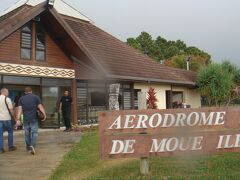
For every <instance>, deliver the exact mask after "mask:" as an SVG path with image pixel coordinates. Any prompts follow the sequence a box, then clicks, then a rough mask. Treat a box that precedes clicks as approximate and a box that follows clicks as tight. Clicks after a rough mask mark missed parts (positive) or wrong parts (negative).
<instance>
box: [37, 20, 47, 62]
mask: <svg viewBox="0 0 240 180" xmlns="http://www.w3.org/2000/svg"><path fill="white" fill-rule="evenodd" d="M45 50H46V43H45V33H44V31H43V29H42V27H41V26H40V25H39V24H36V60H37V61H45Z"/></svg>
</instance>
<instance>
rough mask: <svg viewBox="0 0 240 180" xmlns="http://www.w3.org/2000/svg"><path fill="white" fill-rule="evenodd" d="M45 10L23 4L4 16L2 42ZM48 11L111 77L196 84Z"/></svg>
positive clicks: (77, 22) (79, 23) (193, 75)
mask: <svg viewBox="0 0 240 180" xmlns="http://www.w3.org/2000/svg"><path fill="white" fill-rule="evenodd" d="M44 10H47V6H46V5H45V3H42V4H39V5H37V6H34V7H31V6H27V5H24V6H22V7H19V8H17V9H16V10H14V11H12V12H10V13H8V14H6V15H4V16H3V17H1V18H0V41H1V40H2V39H3V38H5V37H6V36H8V35H9V34H10V33H11V32H14V31H15V30H17V28H20V27H21V26H22V25H24V24H25V23H26V22H28V21H29V20H31V19H32V18H33V17H35V16H37V15H39V14H40V13H41V12H43V11H44ZM49 11H50V12H51V13H52V14H53V15H54V17H55V18H56V19H57V21H58V22H59V23H60V24H61V25H62V26H64V29H65V30H67V32H68V33H69V34H70V37H71V38H72V39H74V41H75V42H76V44H77V45H78V46H79V48H80V49H81V50H82V51H83V52H84V53H85V54H86V55H87V56H88V57H89V59H90V60H91V61H92V62H93V63H94V64H95V66H96V67H97V68H98V69H100V70H102V71H103V72H104V74H105V75H106V76H107V77H108V78H114V79H124V80H136V81H151V82H161V83H172V84H185V85H195V79H196V73H194V72H191V71H186V70H181V69H176V68H171V67H167V66H164V65H161V64H160V63H158V62H156V61H155V60H153V59H151V58H149V57H147V56H145V55H144V54H142V53H140V52H139V51H137V50H135V49H133V48H131V47H129V46H128V45H127V44H125V43H123V42H121V41H120V40H118V39H116V38H115V37H113V36H111V35H110V34H108V33H106V32H105V31H103V30H101V29H100V28H98V27H96V26H95V25H93V24H91V23H89V22H86V21H82V20H79V19H76V18H72V17H68V16H64V15H60V14H58V13H57V12H56V11H55V10H54V9H53V10H52V9H50V10H49ZM56 13H57V14H56Z"/></svg>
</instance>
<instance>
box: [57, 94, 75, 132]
mask: <svg viewBox="0 0 240 180" xmlns="http://www.w3.org/2000/svg"><path fill="white" fill-rule="evenodd" d="M71 106H72V97H71V96H70V95H69V91H65V92H64V96H62V98H61V100H60V107H59V111H60V113H62V116H63V120H64V123H65V126H66V129H65V131H67V132H68V131H71V128H72V126H71Z"/></svg>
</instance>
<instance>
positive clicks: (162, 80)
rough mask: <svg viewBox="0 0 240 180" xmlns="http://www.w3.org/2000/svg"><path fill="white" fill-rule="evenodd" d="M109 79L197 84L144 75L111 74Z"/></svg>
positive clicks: (192, 85) (186, 84)
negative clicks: (144, 76)
mask: <svg viewBox="0 0 240 180" xmlns="http://www.w3.org/2000/svg"><path fill="white" fill-rule="evenodd" d="M108 78H109V79H119V80H129V81H138V82H147V83H161V84H172V85H185V86H191V87H194V86H196V83H195V82H192V81H177V80H166V79H157V78H143V77H133V76H119V75H109V76H108Z"/></svg>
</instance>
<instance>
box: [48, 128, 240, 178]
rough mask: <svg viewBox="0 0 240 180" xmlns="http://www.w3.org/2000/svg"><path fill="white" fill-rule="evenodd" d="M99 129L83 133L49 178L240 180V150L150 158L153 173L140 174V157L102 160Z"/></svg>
mask: <svg viewBox="0 0 240 180" xmlns="http://www.w3.org/2000/svg"><path fill="white" fill-rule="evenodd" d="M98 146H99V137H98V134H97V133H96V132H88V133H85V134H84V135H83V138H82V140H81V141H80V143H78V144H77V145H76V146H75V147H74V148H73V149H72V150H71V151H70V152H69V153H68V154H67V155H66V156H65V157H64V159H63V161H62V162H61V164H60V166H59V167H58V168H57V169H56V170H55V171H54V172H53V174H52V176H51V177H50V180H61V179H62V180H68V179H69V180H74V179H76V180H79V179H88V180H102V179H104V180H105V179H123V180H126V179H134V180H135V179H141V180H145V179H146V180H148V179H153V180H155V179H210V180H214V179H221V180H222V179H240V153H226V154H221V155H214V156H197V157H191V158H190V157H164V158H163V157H158V158H151V159H150V168H151V170H150V171H151V173H150V174H149V175H148V176H142V175H141V174H140V173H139V160H138V159H117V160H104V161H103V160H100V158H99V152H98Z"/></svg>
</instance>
